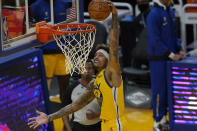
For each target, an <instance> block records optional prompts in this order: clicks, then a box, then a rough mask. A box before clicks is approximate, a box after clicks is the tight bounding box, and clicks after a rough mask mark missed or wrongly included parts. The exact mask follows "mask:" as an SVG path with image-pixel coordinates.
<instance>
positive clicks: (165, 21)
mask: <svg viewBox="0 0 197 131" xmlns="http://www.w3.org/2000/svg"><path fill="white" fill-rule="evenodd" d="M163 21H164V22H163V26H165V25H167V24H168V23H167V18H166V17H163Z"/></svg>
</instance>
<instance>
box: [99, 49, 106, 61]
mask: <svg viewBox="0 0 197 131" xmlns="http://www.w3.org/2000/svg"><path fill="white" fill-rule="evenodd" d="M97 52H100V53H102V54H103V55H104V56H105V57H106V58H107V60H109V53H108V52H107V51H105V50H104V49H99V50H97Z"/></svg>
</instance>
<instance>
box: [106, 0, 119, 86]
mask: <svg viewBox="0 0 197 131" xmlns="http://www.w3.org/2000/svg"><path fill="white" fill-rule="evenodd" d="M109 5H110V6H111V11H112V26H111V30H110V49H109V63H108V66H107V69H106V75H107V77H108V80H109V81H110V84H112V86H113V87H119V86H120V84H121V71H120V65H119V56H118V46H119V25H118V14H117V10H116V8H115V6H114V5H113V3H112V2H109Z"/></svg>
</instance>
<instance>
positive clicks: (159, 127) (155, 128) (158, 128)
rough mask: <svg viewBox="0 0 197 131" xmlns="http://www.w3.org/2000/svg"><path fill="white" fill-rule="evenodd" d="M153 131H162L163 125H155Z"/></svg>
mask: <svg viewBox="0 0 197 131" xmlns="http://www.w3.org/2000/svg"><path fill="white" fill-rule="evenodd" d="M153 131H162V128H161V125H159V126H158V127H153Z"/></svg>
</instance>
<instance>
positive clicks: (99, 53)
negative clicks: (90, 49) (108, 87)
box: [94, 44, 109, 71]
mask: <svg viewBox="0 0 197 131" xmlns="http://www.w3.org/2000/svg"><path fill="white" fill-rule="evenodd" d="M108 60H109V47H108V46H107V45H105V44H99V45H97V47H96V53H95V55H94V67H95V68H96V70H97V71H100V70H102V69H104V68H106V67H107V63H108Z"/></svg>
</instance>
